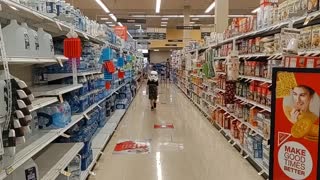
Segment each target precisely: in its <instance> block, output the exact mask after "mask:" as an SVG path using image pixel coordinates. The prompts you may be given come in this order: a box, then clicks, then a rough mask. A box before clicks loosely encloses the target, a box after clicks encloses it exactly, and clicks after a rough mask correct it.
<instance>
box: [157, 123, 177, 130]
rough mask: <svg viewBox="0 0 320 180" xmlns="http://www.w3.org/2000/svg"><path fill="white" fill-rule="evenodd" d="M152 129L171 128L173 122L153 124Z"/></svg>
mask: <svg viewBox="0 0 320 180" xmlns="http://www.w3.org/2000/svg"><path fill="white" fill-rule="evenodd" d="M153 127H154V129H173V128H174V126H173V124H155V125H154V126H153Z"/></svg>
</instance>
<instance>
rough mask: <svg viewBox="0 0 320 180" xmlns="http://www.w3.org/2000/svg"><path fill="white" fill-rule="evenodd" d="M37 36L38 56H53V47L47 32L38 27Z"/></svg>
mask: <svg viewBox="0 0 320 180" xmlns="http://www.w3.org/2000/svg"><path fill="white" fill-rule="evenodd" d="M38 38H39V45H40V46H39V50H40V52H39V56H40V57H53V56H54V48H53V41H52V36H51V35H50V34H49V33H46V32H44V30H43V28H39V29H38Z"/></svg>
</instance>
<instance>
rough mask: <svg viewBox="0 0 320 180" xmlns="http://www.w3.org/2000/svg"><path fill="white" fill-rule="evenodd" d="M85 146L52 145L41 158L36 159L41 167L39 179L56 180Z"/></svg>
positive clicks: (77, 144) (79, 144) (74, 144)
mask: <svg viewBox="0 0 320 180" xmlns="http://www.w3.org/2000/svg"><path fill="white" fill-rule="evenodd" d="M83 146H84V144H83V143H54V144H50V145H49V146H48V148H46V149H45V151H43V152H41V155H40V156H38V157H36V158H35V159H34V161H35V163H36V164H37V165H38V167H39V178H40V179H41V180H52V179H56V178H57V177H58V176H59V174H60V172H61V171H63V170H64V169H65V168H66V167H67V166H68V164H69V163H70V162H71V161H72V159H73V158H74V157H75V156H76V155H77V154H78V153H79V151H80V150H81V149H82V147H83Z"/></svg>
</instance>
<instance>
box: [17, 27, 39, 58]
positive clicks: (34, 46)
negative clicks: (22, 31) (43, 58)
mask: <svg viewBox="0 0 320 180" xmlns="http://www.w3.org/2000/svg"><path fill="white" fill-rule="evenodd" d="M21 26H22V27H24V28H26V29H27V30H28V35H29V39H30V52H31V56H33V57H39V38H38V33H37V31H35V30H33V29H31V28H29V27H28V25H27V23H21Z"/></svg>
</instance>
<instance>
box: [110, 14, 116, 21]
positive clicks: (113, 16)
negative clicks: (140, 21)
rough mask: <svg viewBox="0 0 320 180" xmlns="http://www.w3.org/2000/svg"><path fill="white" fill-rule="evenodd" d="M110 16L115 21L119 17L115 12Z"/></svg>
mask: <svg viewBox="0 0 320 180" xmlns="http://www.w3.org/2000/svg"><path fill="white" fill-rule="evenodd" d="M109 16H110V17H111V19H113V20H114V22H117V17H116V16H115V15H114V14H109Z"/></svg>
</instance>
